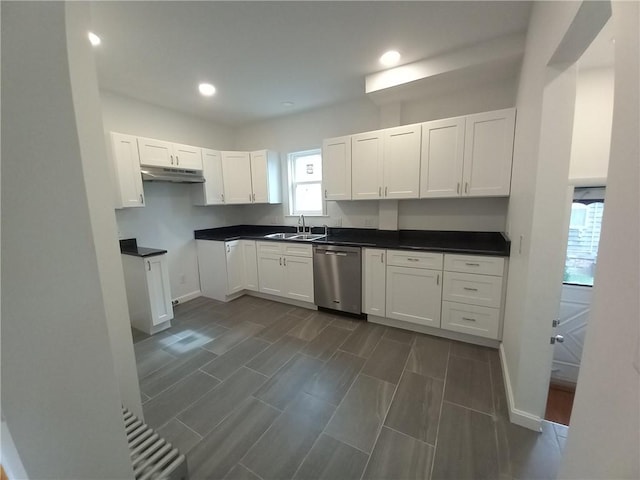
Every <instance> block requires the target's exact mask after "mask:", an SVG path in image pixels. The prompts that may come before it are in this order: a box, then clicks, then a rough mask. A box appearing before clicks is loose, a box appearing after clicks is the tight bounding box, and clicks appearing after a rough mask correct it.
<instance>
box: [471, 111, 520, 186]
mask: <svg viewBox="0 0 640 480" xmlns="http://www.w3.org/2000/svg"><path fill="white" fill-rule="evenodd" d="M515 118H516V112H515V109H513V108H509V109H506V110H498V111H495V112H486V113H479V114H477V115H469V116H467V120H466V133H465V142H464V169H463V182H464V195H467V196H470V197H489V196H506V195H509V192H510V190H511V163H512V160H513V133H514V128H515Z"/></svg>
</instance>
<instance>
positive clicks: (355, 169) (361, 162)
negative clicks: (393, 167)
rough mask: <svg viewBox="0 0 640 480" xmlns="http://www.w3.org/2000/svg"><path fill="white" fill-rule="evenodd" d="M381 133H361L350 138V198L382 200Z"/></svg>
mask: <svg viewBox="0 0 640 480" xmlns="http://www.w3.org/2000/svg"><path fill="white" fill-rule="evenodd" d="M382 154H383V150H382V133H381V132H379V131H376V132H369V133H361V134H358V135H352V137H351V187H352V188H351V198H352V199H353V200H379V199H380V198H382Z"/></svg>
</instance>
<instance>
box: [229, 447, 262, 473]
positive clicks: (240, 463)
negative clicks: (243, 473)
mask: <svg viewBox="0 0 640 480" xmlns="http://www.w3.org/2000/svg"><path fill="white" fill-rule="evenodd" d="M251 446H252V447H253V445H251ZM242 458H244V457H242ZM236 465H240V466H241V467H243V468H246V469H247V470H248V471H250V472H251V473H253V474H254V475H255V476H256V477H258V478H259V479H260V480H264V479H263V478H262V477H261V476H260V475H258V474H257V473H256V472H254V471H253V470H251V469H250V468H249V467H247V466H246V465H245V464H244V463H242V462H241V461H240V460H239V461H238V462H237V463H236ZM233 468H234V467H231V470H233ZM231 470H229V472H230V471H231ZM229 472H227V475H228V474H229Z"/></svg>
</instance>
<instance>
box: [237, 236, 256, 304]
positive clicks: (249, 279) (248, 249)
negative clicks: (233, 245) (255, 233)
mask: <svg viewBox="0 0 640 480" xmlns="http://www.w3.org/2000/svg"><path fill="white" fill-rule="evenodd" d="M240 243H241V245H242V256H243V259H244V287H245V288H246V289H247V290H253V291H256V292H257V291H258V289H259V286H258V258H257V255H256V242H255V240H241V242H240Z"/></svg>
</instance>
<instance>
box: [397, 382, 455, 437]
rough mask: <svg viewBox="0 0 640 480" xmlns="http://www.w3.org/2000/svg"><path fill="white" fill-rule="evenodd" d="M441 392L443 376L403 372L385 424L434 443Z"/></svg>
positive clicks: (442, 389) (438, 418)
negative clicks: (440, 378) (439, 377)
mask: <svg viewBox="0 0 640 480" xmlns="http://www.w3.org/2000/svg"><path fill="white" fill-rule="evenodd" d="M443 393H444V382H443V381H442V380H438V379H435V378H431V377H425V376H422V375H418V374H417V373H413V372H405V373H404V375H403V376H402V379H401V380H400V384H399V385H398V390H397V391H396V395H395V397H394V398H393V402H392V403H391V408H390V409H389V413H388V415H387V419H386V420H385V425H387V426H389V427H391V428H393V429H394V430H398V431H399V432H402V433H405V434H407V435H410V436H412V437H414V438H417V439H418V440H422V441H423V442H426V443H429V444H431V445H435V443H436V435H437V433H438V421H439V420H440V407H441V406H442V395H443Z"/></svg>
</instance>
